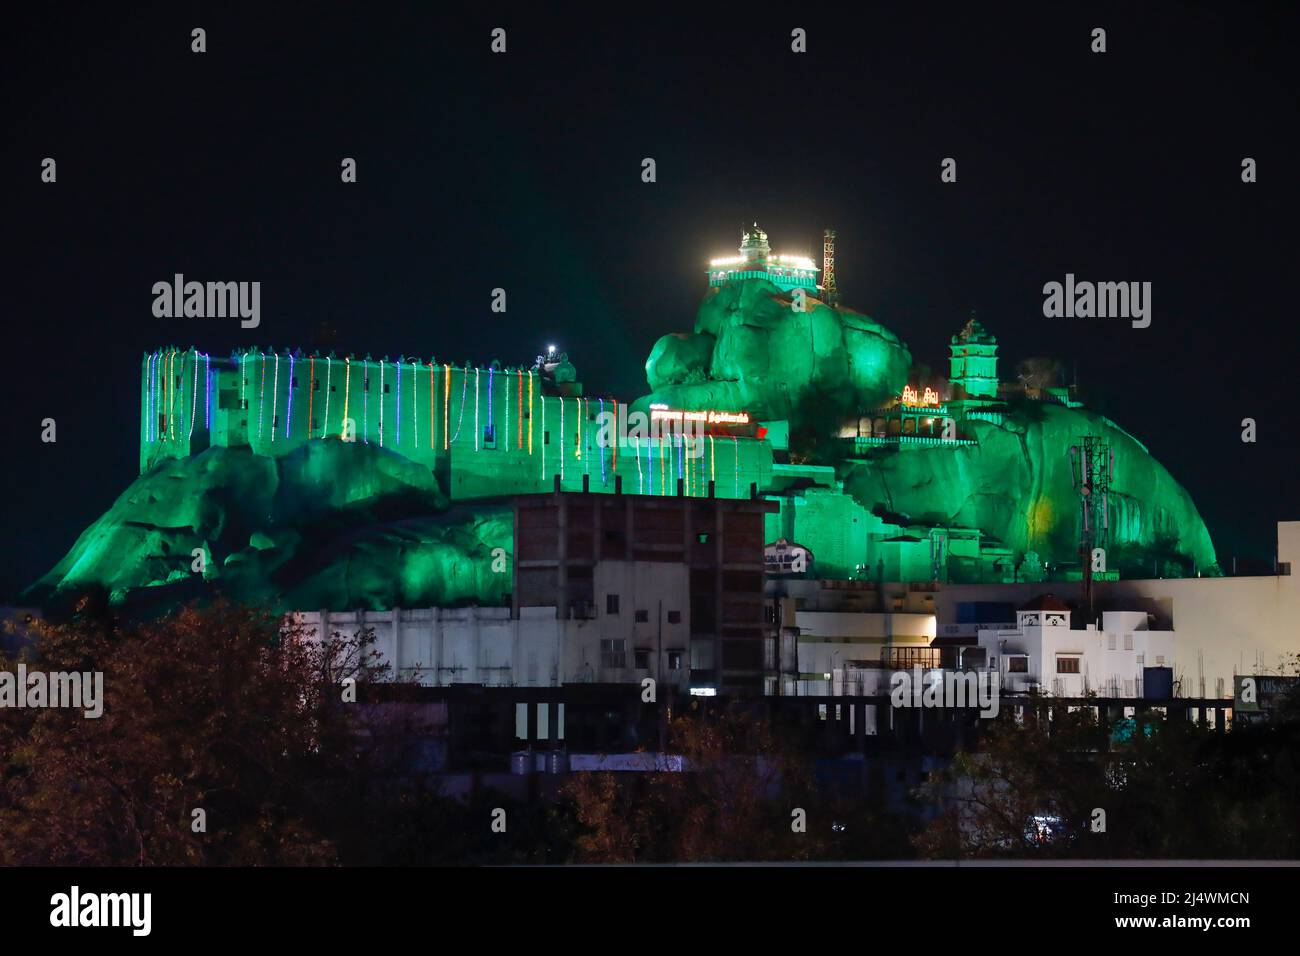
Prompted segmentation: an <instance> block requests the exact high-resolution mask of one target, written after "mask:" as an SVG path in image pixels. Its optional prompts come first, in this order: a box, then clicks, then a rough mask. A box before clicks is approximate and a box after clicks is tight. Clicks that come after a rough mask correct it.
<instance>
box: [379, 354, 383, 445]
mask: <svg viewBox="0 0 1300 956" xmlns="http://www.w3.org/2000/svg"><path fill="white" fill-rule="evenodd" d="M379 447H380V448H383V447H384V360H383V359H380V360H379Z"/></svg>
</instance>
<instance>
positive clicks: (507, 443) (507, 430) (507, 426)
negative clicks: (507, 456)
mask: <svg viewBox="0 0 1300 956" xmlns="http://www.w3.org/2000/svg"><path fill="white" fill-rule="evenodd" d="M502 374H504V375H505V377H506V387H505V389H504V391H505V393H506V420H505V424H504V425H503V426H502V431H504V432H505V433H506V440H505V443H504V444H503V445H502V446H501V447H503V448H504V449H505V450H506V451H509V450H510V369H506V370H505V372H504V373H502ZM492 435H493V437H494V438H495V437H496V432H493V433H492Z"/></svg>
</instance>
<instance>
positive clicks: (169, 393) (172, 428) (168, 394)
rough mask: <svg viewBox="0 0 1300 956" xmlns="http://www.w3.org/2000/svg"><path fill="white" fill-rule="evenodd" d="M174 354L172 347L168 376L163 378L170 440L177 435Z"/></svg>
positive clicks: (168, 359)
mask: <svg viewBox="0 0 1300 956" xmlns="http://www.w3.org/2000/svg"><path fill="white" fill-rule="evenodd" d="M174 354H175V353H174V352H172V350H171V349H168V350H167V377H166V378H165V379H163V399H164V400H165V401H166V402H167V438H168V440H171V439H173V438H175V437H176V424H175V422H173V421H172V407H173V406H174V405H175V393H174V390H173V388H172V356H173V355H174Z"/></svg>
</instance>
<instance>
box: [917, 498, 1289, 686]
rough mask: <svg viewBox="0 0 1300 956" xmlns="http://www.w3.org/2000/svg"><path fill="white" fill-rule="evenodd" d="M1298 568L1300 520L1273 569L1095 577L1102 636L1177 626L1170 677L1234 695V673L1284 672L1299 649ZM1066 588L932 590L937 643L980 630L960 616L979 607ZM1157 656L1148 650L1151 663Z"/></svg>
mask: <svg viewBox="0 0 1300 956" xmlns="http://www.w3.org/2000/svg"><path fill="white" fill-rule="evenodd" d="M1297 566H1300V521H1282V522H1279V523H1278V538H1277V573H1276V574H1272V575H1263V576H1258V577H1214V578H1208V577H1207V578H1169V579H1148V580H1140V579H1139V580H1121V581H1097V582H1095V584H1094V592H1095V602H1096V608H1097V612H1098V614H1099V616H1100V618H1101V633H1102V634H1107V633H1110V632H1111V631H1112V630H1113V631H1114V632H1115V633H1118V634H1121V635H1122V634H1125V633H1132V634H1134V635H1135V640H1136V635H1137V634H1138V633H1139V631H1140V630H1147V631H1150V632H1166V633H1169V632H1175V631H1176V632H1177V642H1176V647H1175V648H1174V663H1173V665H1172V666H1173V668H1174V673H1173V680H1174V682H1175V683H1176V684H1177V685H1178V686H1179V688H1180V692H1181V694H1182V695H1183V696H1185V697H1212V698H1230V697H1231V696H1232V688H1233V677H1234V676H1235V675H1238V674H1268V673H1273V674H1276V673H1280V672H1281V670H1282V668H1283V667H1284V666H1285V665H1286V664H1287V661H1288V659H1291V660H1294V655H1295V654H1297V653H1300V580H1297V578H1296V577H1295V576H1294V575H1292V574H1291V569H1292V568H1293V567H1297ZM1061 588H1062V584H1061V583H1060V582H1055V583H1046V582H1039V583H1019V584H947V585H944V586H943V587H942V588H940V589H939V590H937V591H936V592H935V595H934V597H935V609H936V614H937V617H938V624H939V642H940V643H943V642H944V641H945V640H949V639H960V638H963V637H965V636H967V635H970V636H974V634H975V633H976V632H978V629H979V628H978V626H977V625H974V624H973V623H972V622H971V621H969V620H963V618H969V617H971V614H970V613H969V611H970V610H971V609H972V608H973V607H974V606H977V605H981V604H982V605H984V606H985V607H988V606H990V605H1002V606H1004V607H1009V608H1019V607H1023V606H1024V605H1025V604H1027V603H1028V602H1029V601H1031V600H1032V599H1033V598H1035V597H1039V596H1041V595H1044V594H1048V593H1053V592H1054V593H1056V594H1057V595H1058V596H1060V595H1062V594H1063V592H1062V590H1061ZM1108 611H1127V612H1133V613H1141V614H1146V615H1149V618H1148V620H1149V622H1150V623H1149V626H1148V627H1147V628H1145V629H1134V628H1129V627H1127V626H1124V627H1122V628H1120V629H1115V628H1116V627H1118V625H1115V626H1112V625H1108V624H1107V623H1106V617H1105V615H1106V613H1107V612H1108ZM986 616H987V615H986ZM999 616H1000V615H999ZM1121 639H1122V638H1121ZM1133 653H1134V655H1136V654H1137V653H1138V651H1136V650H1134V651H1133ZM1160 654H1161V652H1160V651H1154V652H1147V655H1146V656H1147V664H1148V665H1150V663H1151V659H1152V658H1153V657H1157V656H1160ZM1289 655H1290V658H1289V657H1288V656H1289Z"/></svg>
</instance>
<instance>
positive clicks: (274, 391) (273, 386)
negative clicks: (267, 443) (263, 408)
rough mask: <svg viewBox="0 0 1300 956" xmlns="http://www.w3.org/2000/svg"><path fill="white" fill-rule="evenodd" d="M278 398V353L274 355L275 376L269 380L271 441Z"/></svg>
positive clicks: (273, 436)
mask: <svg viewBox="0 0 1300 956" xmlns="http://www.w3.org/2000/svg"><path fill="white" fill-rule="evenodd" d="M279 398H280V353H279V352H276V353H275V376H274V378H272V380H271V441H272V442H274V441H275V419H276V408H277V407H278V406H277V404H276V403H277V402H278V401H279Z"/></svg>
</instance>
